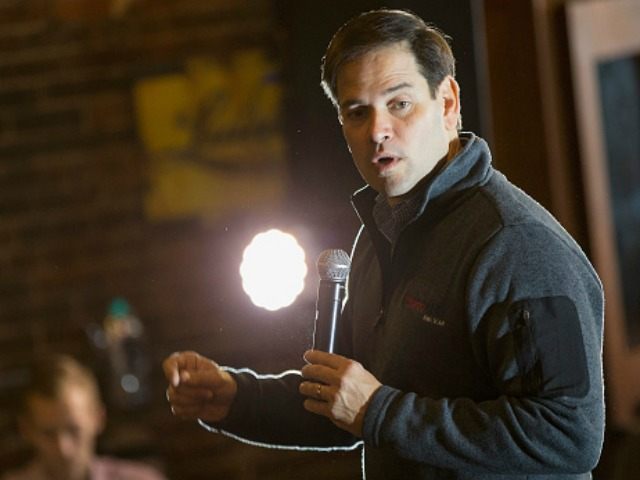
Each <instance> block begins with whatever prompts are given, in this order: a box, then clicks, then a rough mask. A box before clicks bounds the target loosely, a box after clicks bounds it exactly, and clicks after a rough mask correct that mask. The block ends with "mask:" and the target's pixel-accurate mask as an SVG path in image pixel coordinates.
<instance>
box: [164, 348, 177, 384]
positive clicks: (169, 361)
mask: <svg viewBox="0 0 640 480" xmlns="http://www.w3.org/2000/svg"><path fill="white" fill-rule="evenodd" d="M179 356H180V354H179V353H178V352H175V353H172V354H171V355H169V356H168V357H167V358H166V359H165V360H164V362H162V370H163V371H164V376H165V377H166V379H167V381H168V382H169V385H173V386H174V387H177V386H178V384H179V383H180V367H179V366H178V363H179Z"/></svg>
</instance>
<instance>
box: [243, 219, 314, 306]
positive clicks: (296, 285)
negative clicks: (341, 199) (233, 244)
mask: <svg viewBox="0 0 640 480" xmlns="http://www.w3.org/2000/svg"><path fill="white" fill-rule="evenodd" d="M240 276H241V277H242V288H243V289H244V291H245V292H246V293H247V295H249V298H250V299H251V301H252V302H253V303H254V304H255V305H257V306H258V307H262V308H266V309H267V310H271V311H273V310H278V309H280V308H283V307H286V306H289V305H291V304H292V303H293V301H294V300H295V299H296V297H297V296H298V295H299V294H300V293H301V292H302V290H303V288H304V279H305V277H306V276H307V264H306V263H305V255H304V250H303V249H302V247H300V245H299V244H298V242H297V240H296V239H295V238H294V237H293V235H290V234H288V233H284V232H282V231H280V230H276V229H271V230H269V231H267V232H263V233H259V234H258V235H256V236H255V237H253V240H251V243H249V245H248V246H247V248H245V250H244V253H243V255H242V263H241V264H240Z"/></svg>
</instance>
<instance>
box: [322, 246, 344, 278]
mask: <svg viewBox="0 0 640 480" xmlns="http://www.w3.org/2000/svg"><path fill="white" fill-rule="evenodd" d="M316 266H317V267H318V275H319V276H320V280H325V281H329V282H341V283H342V282H345V281H346V280H347V277H348V276H349V270H351V259H350V258H349V255H347V252H345V251H344V250H340V249H337V248H331V249H329V250H325V251H323V252H322V253H321V254H320V256H318V261H317V263H316Z"/></svg>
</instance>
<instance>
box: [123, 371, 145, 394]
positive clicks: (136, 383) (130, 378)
mask: <svg viewBox="0 0 640 480" xmlns="http://www.w3.org/2000/svg"><path fill="white" fill-rule="evenodd" d="M120 386H121V387H122V389H123V390H124V391H125V392H127V393H136V392H137V391H138V390H140V380H138V377H136V376H135V375H133V374H131V373H126V374H124V375H123V376H122V378H121V379H120Z"/></svg>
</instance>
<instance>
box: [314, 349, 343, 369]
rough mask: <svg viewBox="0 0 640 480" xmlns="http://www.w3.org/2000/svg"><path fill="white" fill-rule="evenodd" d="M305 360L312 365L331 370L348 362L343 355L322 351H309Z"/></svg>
mask: <svg viewBox="0 0 640 480" xmlns="http://www.w3.org/2000/svg"><path fill="white" fill-rule="evenodd" d="M303 358H304V359H305V360H306V361H307V362H309V363H311V364H317V365H325V366H327V367H330V368H339V367H340V365H342V363H343V362H344V361H345V360H347V359H346V358H345V357H343V356H342V355H336V354H335V353H327V352H322V351H320V350H307V351H306V352H305V353H304V355H303Z"/></svg>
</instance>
